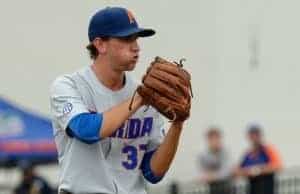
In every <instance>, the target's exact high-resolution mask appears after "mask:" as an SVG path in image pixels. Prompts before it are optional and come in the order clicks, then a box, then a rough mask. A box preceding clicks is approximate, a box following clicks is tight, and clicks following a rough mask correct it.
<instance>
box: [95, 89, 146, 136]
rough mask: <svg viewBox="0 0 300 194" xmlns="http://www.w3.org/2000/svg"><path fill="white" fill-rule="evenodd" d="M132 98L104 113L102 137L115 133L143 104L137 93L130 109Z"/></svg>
mask: <svg viewBox="0 0 300 194" xmlns="http://www.w3.org/2000/svg"><path fill="white" fill-rule="evenodd" d="M130 102H131V99H128V100H126V101H125V102H123V103H121V104H119V105H117V106H114V107H112V108H111V109H109V110H107V111H105V112H104V113H103V122H102V126H101V129H100V131H99V133H100V134H99V135H100V137H101V138H105V137H109V136H110V135H111V134H113V133H114V132H115V131H116V130H117V129H118V128H119V127H120V126H121V125H122V124H123V123H124V122H125V121H126V120H127V119H128V118H129V117H130V116H131V115H132V114H133V113H135V112H136V111H137V109H138V108H140V107H141V106H142V98H141V97H140V96H139V95H138V94H137V95H136V96H135V98H134V100H133V103H132V108H131V110H129V106H130Z"/></svg>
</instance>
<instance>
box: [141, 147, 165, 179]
mask: <svg viewBox="0 0 300 194" xmlns="http://www.w3.org/2000/svg"><path fill="white" fill-rule="evenodd" d="M155 151H156V150H154V151H150V152H147V153H145V155H144V158H143V160H142V164H141V170H142V173H143V176H144V178H145V179H146V180H147V181H149V182H150V183H152V184H156V183H158V182H159V181H161V180H162V178H163V177H164V175H163V176H156V175H155V174H154V173H153V171H152V169H151V166H150V161H151V158H152V156H153V154H154V152H155Z"/></svg>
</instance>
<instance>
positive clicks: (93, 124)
mask: <svg viewBox="0 0 300 194" xmlns="http://www.w3.org/2000/svg"><path fill="white" fill-rule="evenodd" d="M102 121H103V114H102V113H81V114H79V115H76V116H75V117H74V118H72V119H71V121H70V122H69V124H68V128H67V134H68V135H69V136H70V137H75V138H77V139H78V140H80V141H82V142H84V143H87V144H93V143H96V142H98V141H100V137H99V132H100V128H101V126H102Z"/></svg>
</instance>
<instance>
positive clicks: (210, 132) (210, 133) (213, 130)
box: [206, 127, 222, 137]
mask: <svg viewBox="0 0 300 194" xmlns="http://www.w3.org/2000/svg"><path fill="white" fill-rule="evenodd" d="M206 135H207V137H211V136H214V135H217V136H221V135H222V132H221V130H220V129H219V128H218V127H210V128H209V129H208V130H207V132H206Z"/></svg>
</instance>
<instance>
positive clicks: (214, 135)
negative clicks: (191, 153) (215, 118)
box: [198, 127, 233, 194]
mask: <svg viewBox="0 0 300 194" xmlns="http://www.w3.org/2000/svg"><path fill="white" fill-rule="evenodd" d="M206 140H207V149H206V150H205V151H203V152H202V153H201V154H200V156H199V160H198V163H199V164H198V165H199V170H200V181H201V182H202V183H206V184H208V186H209V191H210V192H209V193H210V194H219V193H227V194H230V193H231V190H232V186H231V175H232V170H233V166H232V161H231V157H230V154H229V152H228V150H227V149H226V148H225V147H224V145H223V141H222V132H221V130H220V129H219V128H217V127H210V128H209V129H208V131H207V133H206Z"/></svg>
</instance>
